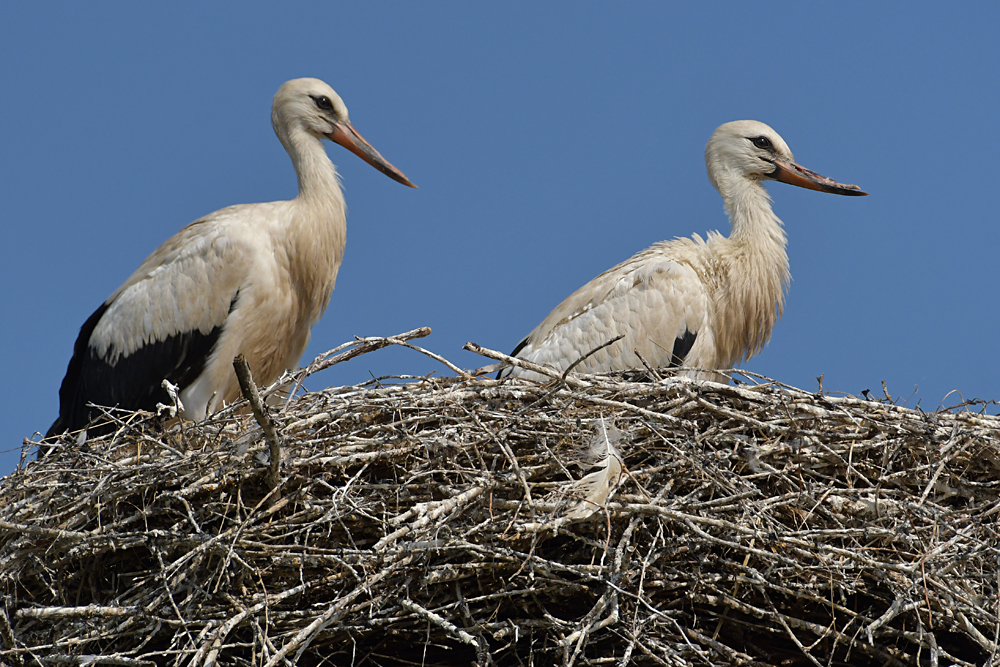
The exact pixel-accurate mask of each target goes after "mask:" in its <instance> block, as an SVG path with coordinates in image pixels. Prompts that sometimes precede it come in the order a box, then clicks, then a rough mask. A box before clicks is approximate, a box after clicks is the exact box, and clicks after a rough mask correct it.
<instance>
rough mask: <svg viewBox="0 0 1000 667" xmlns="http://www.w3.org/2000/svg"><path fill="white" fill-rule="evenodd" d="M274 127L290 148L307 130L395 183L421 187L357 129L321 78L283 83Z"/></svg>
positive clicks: (275, 107)
mask: <svg viewBox="0 0 1000 667" xmlns="http://www.w3.org/2000/svg"><path fill="white" fill-rule="evenodd" d="M271 124H272V125H273V126H274V132H275V134H277V135H278V138H279V139H280V140H281V143H283V144H284V145H285V146H286V148H287V147H288V146H289V142H290V140H291V136H292V135H293V134H295V133H297V132H303V131H304V132H305V133H307V134H309V135H312V136H314V137H317V138H320V139H329V140H330V141H333V142H334V143H338V144H340V145H341V146H343V147H344V148H346V149H347V150H349V151H351V152H352V153H354V154H355V155H357V156H358V157H360V158H361V159H362V160H364V161H365V162H367V163H368V164H370V165H371V166H373V167H375V168H376V169H378V170H379V171H381V172H382V173H383V174H385V175H386V176H388V177H389V178H391V179H393V180H394V181H398V182H400V183H402V184H403V185H408V186H410V187H411V188H415V187H417V186H415V185H414V184H413V183H411V182H410V180H409V179H408V178H406V176H404V175H403V172H401V171H400V170H398V169H396V168H395V167H394V166H392V165H391V164H390V163H389V161H388V160H386V159H385V158H383V157H382V156H381V155H380V154H379V152H378V151H377V150H375V149H374V148H373V147H372V145H371V144H369V143H368V142H367V141H365V139H364V137H362V136H361V134H359V133H358V131H357V130H355V129H354V126H353V125H351V121H350V119H349V117H348V114H347V106H346V105H345V104H344V100H342V99H340V95H338V94H337V93H336V91H334V89H333V88H331V87H330V86H329V85H327V84H326V83H325V82H323V81H320V80H319V79H312V78H305V79H292V80H291V81H286V82H285V83H283V84H282V85H281V88H279V89H278V92H277V93H276V94H275V95H274V103H273V104H272V105H271Z"/></svg>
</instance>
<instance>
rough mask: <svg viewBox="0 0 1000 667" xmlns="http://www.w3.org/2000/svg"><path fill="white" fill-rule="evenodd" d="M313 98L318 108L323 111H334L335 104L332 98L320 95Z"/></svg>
mask: <svg viewBox="0 0 1000 667" xmlns="http://www.w3.org/2000/svg"><path fill="white" fill-rule="evenodd" d="M312 98H313V102H315V103H316V106H318V107H319V108H320V109H322V110H323V111H331V112H332V111H333V102H331V101H330V98H329V97H327V96H326V95H319V96H317V95H313V96H312Z"/></svg>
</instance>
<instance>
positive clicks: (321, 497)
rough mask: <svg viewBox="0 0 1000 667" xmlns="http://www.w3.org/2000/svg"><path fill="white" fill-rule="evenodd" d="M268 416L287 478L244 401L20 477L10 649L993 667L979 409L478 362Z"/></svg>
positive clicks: (992, 589) (227, 661) (992, 515)
mask: <svg viewBox="0 0 1000 667" xmlns="http://www.w3.org/2000/svg"><path fill="white" fill-rule="evenodd" d="M385 340H388V342H389V343H400V342H402V341H401V340H400V339H385ZM368 342H371V341H368ZM411 347H412V346H411ZM495 356H502V355H495ZM638 380H643V381H638ZM271 412H272V414H273V416H274V418H275V421H276V425H277V435H278V438H279V440H280V447H281V452H282V460H281V465H280V469H278V470H277V480H278V483H277V486H275V487H274V488H271V484H269V483H268V474H269V463H268V452H269V451H270V450H269V447H268V443H267V442H266V441H265V440H266V439H265V437H264V434H263V430H262V429H261V427H259V426H258V424H257V422H256V421H255V420H254V418H253V417H252V416H250V415H248V414H244V413H242V412H234V411H228V412H224V413H222V414H219V415H216V416H215V417H213V418H211V419H209V420H207V421H205V422H203V423H200V424H197V425H192V424H190V423H185V424H181V425H176V426H174V427H172V428H169V429H167V430H166V431H164V430H162V429H158V428H156V424H155V419H152V418H145V417H142V416H141V415H135V414H132V415H123V416H119V417H118V418H119V419H120V420H121V422H120V423H121V427H120V428H119V430H118V432H117V433H116V434H115V435H113V436H109V437H108V438H107V439H106V440H103V441H91V442H89V443H87V445H86V446H84V447H83V448H79V447H75V446H71V445H69V444H65V445H62V446H60V447H58V448H57V449H55V450H54V451H52V452H51V453H50V454H49V455H47V456H46V457H45V458H44V459H42V460H41V461H39V462H35V463H31V464H29V465H28V466H26V468H25V469H23V470H19V471H18V472H16V473H15V474H13V475H11V476H9V477H7V478H5V479H4V480H3V483H2V488H0V507H2V509H0V596H2V598H0V600H2V605H0V647H2V650H0V661H2V662H3V663H5V664H10V665H35V664H117V665H153V664H156V665H193V666H194V665H198V666H201V665H267V666H269V667H270V666H273V665H293V664H294V665H319V664H330V665H332V664H338V665H339V664H344V665H347V664H353V665H358V666H362V665H396V664H412V665H421V664H423V665H470V664H475V665H481V666H485V665H545V664H562V665H734V664H735V665H740V664H742V665H799V664H803V665H809V664H812V665H829V664H842V663H848V664H859V665H938V664H941V665H945V664H961V665H981V664H993V665H997V664H1000V649H998V640H1000V608H998V604H1000V602H998V600H1000V590H998V589H1000V539H998V537H1000V532H998V527H997V519H998V516H1000V500H998V490H1000V419H998V418H997V417H993V416H989V415H985V414H978V413H976V412H975V411H973V410H972V409H971V408H970V407H969V406H966V407H965V408H964V409H961V410H958V411H950V412H938V413H933V414H926V413H923V412H920V411H916V410H912V409H907V408H903V407H898V406H895V405H893V404H892V403H891V402H890V401H875V400H861V399H858V398H854V397H835V396H828V395H819V394H815V393H809V392H804V391H801V390H797V389H792V388H789V387H784V386H780V385H777V384H776V383H773V382H770V381H764V380H761V381H760V382H759V383H757V384H756V385H754V384H753V383H751V384H740V385H737V386H726V385H720V384H713V383H694V382H692V381H688V380H683V379H676V378H675V379H670V378H668V379H665V380H662V381H658V380H655V378H649V377H643V378H639V377H637V376H636V377H631V378H627V377H580V378H572V377H570V378H567V379H565V380H564V381H562V382H559V381H554V382H552V383H549V384H548V385H541V384H533V383H527V382H523V381H503V382H498V381H495V380H492V379H486V378H481V377H479V378H474V377H469V376H467V375H466V376H459V377H449V378H440V379H435V378H403V379H395V380H382V381H373V382H370V383H366V384H363V385H358V386H353V387H337V388H331V389H328V390H326V391H322V392H317V393H308V394H305V395H302V396H299V397H297V398H295V399H294V400H292V401H290V402H289V403H288V404H287V405H285V406H284V408H283V409H272V411H271ZM594 452H598V454H596V455H595V454H594ZM619 456H620V457H621V463H622V465H621V466H618V465H611V464H612V463H616V462H617V461H618V459H617V457H619ZM574 463H575V464H576V465H574ZM587 466H590V467H587ZM618 470H622V474H621V475H620V477H619V476H616V475H614V473H615V472H616V471H618ZM588 473H589V474H591V477H590V478H589V479H590V480H591V482H592V483H589V484H581V483H579V482H577V483H574V482H573V480H580V478H581V477H583V476H584V475H587V474H588ZM595 475H596V477H595ZM616 477H617V479H616ZM594 480H597V483H596V484H595V483H593V481H594ZM616 481H617V482H618V486H617V488H616V489H614V490H613V492H612V493H611V494H610V497H609V498H608V500H607V502H606V503H603V500H602V498H603V495H601V490H602V485H603V484H605V483H608V484H611V485H613V484H614V483H615V482H616ZM595 489H596V495H593V493H592V492H595ZM603 491H604V492H606V491H608V487H607V486H604V487H603ZM588 494H591V495H590V498H591V500H594V502H597V503H603V504H602V506H600V507H598V506H597V505H594V504H591V503H588V502H587V501H586V500H585V496H587V495H588ZM604 495H607V494H606V493H604ZM595 498H596V500H595ZM595 510H596V511H595Z"/></svg>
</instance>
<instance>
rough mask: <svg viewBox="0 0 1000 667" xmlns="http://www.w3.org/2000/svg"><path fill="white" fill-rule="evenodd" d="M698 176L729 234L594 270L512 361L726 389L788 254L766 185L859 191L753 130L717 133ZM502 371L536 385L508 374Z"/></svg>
mask: <svg viewBox="0 0 1000 667" xmlns="http://www.w3.org/2000/svg"><path fill="white" fill-rule="evenodd" d="M705 163H706V164H707V166H708V178H709V180H711V182H712V185H713V186H715V189H716V190H718V191H719V194H720V195H722V201H723V203H724V204H725V208H726V213H728V214H729V221H730V225H731V228H732V232H731V234H730V235H729V237H728V238H727V237H725V236H722V235H721V234H719V233H717V232H710V233H709V234H708V238H707V239H706V240H702V239H701V237H699V236H698V235H697V234H696V235H694V236H693V237H692V238H678V239H674V240H673V241H663V242H660V243H657V244H656V245H654V246H652V247H651V248H647V249H646V250H643V251H642V252H640V253H638V254H637V255H634V256H633V257H631V258H630V259H627V260H625V261H624V262H622V263H621V264H619V265H618V266H616V267H614V268H612V269H609V270H608V271H605V272H604V273H602V274H601V275H599V276H597V277H596V278H594V279H593V280H591V281H590V282H589V283H587V284H586V285H584V286H583V287H581V288H580V289H578V290H577V291H576V292H574V293H573V294H571V295H570V296H569V298H567V299H566V300H565V301H563V302H562V303H561V304H559V305H558V306H556V308H555V310H553V311H552V312H551V313H549V315H548V317H546V318H545V319H544V320H542V323H541V324H539V325H538V326H537V327H536V328H535V330H534V331H532V332H531V333H530V334H528V336H527V337H526V338H525V339H524V340H523V341H521V343H520V344H519V345H518V346H517V347H516V348H515V349H514V351H513V352H512V353H511V354H512V356H515V357H519V358H521V359H524V360H526V361H532V362H535V363H539V364H548V365H550V366H553V367H555V368H557V369H559V370H562V371H565V370H566V369H567V368H569V367H570V365H571V364H573V363H574V362H576V361H577V360H579V359H580V358H581V357H584V356H585V355H587V354H588V353H590V352H591V351H593V350H595V349H597V348H599V347H601V345H603V344H604V343H607V342H608V341H609V340H612V339H614V338H616V337H617V336H623V338H622V339H621V340H619V341H617V342H615V343H612V344H611V345H608V346H607V347H604V348H602V349H599V350H598V351H597V352H595V353H593V354H592V355H591V356H588V357H586V358H585V359H584V360H583V361H581V362H580V363H579V364H578V365H577V366H575V367H574V370H577V371H579V372H581V373H604V372H609V371H618V370H625V369H630V368H641V367H642V363H641V361H640V359H639V357H638V356H637V355H636V351H638V353H639V354H640V355H642V358H643V359H645V360H646V362H648V363H649V364H650V365H651V366H653V367H677V366H684V367H688V368H691V369H701V372H699V371H698V370H691V371H688V372H687V373H686V374H687V375H689V376H691V377H694V378H701V379H713V380H716V381H719V382H727V381H728V379H727V378H725V377H724V376H722V375H721V374H719V373H714V372H711V371H713V370H718V369H729V368H733V367H734V366H735V365H736V364H738V363H740V362H742V361H743V360H745V359H749V358H750V357H752V356H753V355H754V354H756V353H757V352H759V351H760V350H761V349H762V348H763V347H764V344H765V343H767V340H768V339H769V338H770V337H771V329H772V328H773V326H774V323H775V322H776V321H777V319H778V318H779V317H780V316H781V313H782V310H783V308H784V299H785V289H786V288H787V287H788V282H789V280H790V277H791V276H790V274H789V272H788V255H787V254H786V253H785V232H784V230H783V228H782V223H781V220H779V219H778V216H776V215H775V214H774V212H773V211H772V210H771V198H770V197H769V196H768V194H767V190H765V189H764V183H763V182H764V181H765V180H775V181H781V182H783V183H789V184H791V185H797V186H799V187H803V188H808V189H810V190H819V191H821V192H832V193H834V194H838V195H865V194H867V193H866V192H862V191H861V189H860V188H858V186H856V185H844V184H842V183H837V182H836V181H833V180H830V179H829V178H826V177H825V176H820V175H819V174H817V173H815V172H812V171H810V170H808V169H806V168H804V167H801V166H799V165H798V164H796V163H795V162H794V161H793V158H792V152H791V150H789V148H788V145H787V144H786V143H785V142H784V140H783V139H782V138H781V137H780V136H778V133H777V132H775V131H774V130H772V129H771V128H770V127H768V126H767V125H765V124H764V123H760V122H758V121H753V120H738V121H734V122H732V123H726V124H725V125H722V126H720V127H719V128H718V129H717V130H716V131H715V133H714V134H712V138H711V139H709V141H708V146H707V147H706V148H705ZM501 373H502V374H506V375H514V376H518V377H528V378H533V379H538V380H542V379H546V378H543V377H541V376H539V375H537V374H535V373H531V372H529V371H524V370H523V369H520V368H517V367H514V368H511V369H507V370H504V371H502V372H501Z"/></svg>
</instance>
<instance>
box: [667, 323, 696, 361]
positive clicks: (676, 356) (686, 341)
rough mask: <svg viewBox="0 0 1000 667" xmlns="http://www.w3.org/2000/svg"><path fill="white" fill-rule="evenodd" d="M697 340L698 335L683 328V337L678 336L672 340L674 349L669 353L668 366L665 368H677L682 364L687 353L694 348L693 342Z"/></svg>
mask: <svg viewBox="0 0 1000 667" xmlns="http://www.w3.org/2000/svg"><path fill="white" fill-rule="evenodd" d="M697 338H698V334H697V333H696V332H694V331H691V330H690V329H688V328H687V327H684V335H683V336H678V337H677V338H675V339H674V349H673V350H672V351H671V353H670V365H669V366H667V368H677V367H678V366H681V365H682V364H683V363H684V358H685V357H687V355H688V352H690V351H691V348H692V347H694V341H695V339H697Z"/></svg>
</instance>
